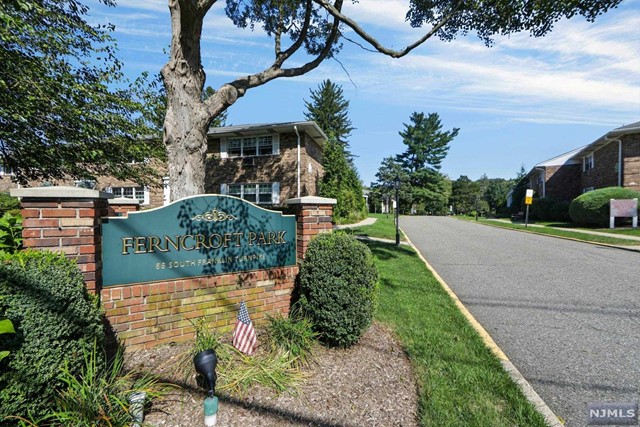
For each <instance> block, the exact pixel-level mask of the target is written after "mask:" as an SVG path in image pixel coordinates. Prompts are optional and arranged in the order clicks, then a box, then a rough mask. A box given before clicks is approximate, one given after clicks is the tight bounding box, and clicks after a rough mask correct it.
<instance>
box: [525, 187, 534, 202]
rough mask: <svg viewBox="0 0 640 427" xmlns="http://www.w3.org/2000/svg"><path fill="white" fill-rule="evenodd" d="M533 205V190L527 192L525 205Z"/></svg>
mask: <svg viewBox="0 0 640 427" xmlns="http://www.w3.org/2000/svg"><path fill="white" fill-rule="evenodd" d="M532 203H533V190H527V192H526V194H525V196H524V204H525V205H530V204H532Z"/></svg>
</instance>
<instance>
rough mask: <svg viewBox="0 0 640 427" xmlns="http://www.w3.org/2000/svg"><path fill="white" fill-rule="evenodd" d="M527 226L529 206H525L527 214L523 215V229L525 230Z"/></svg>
mask: <svg viewBox="0 0 640 427" xmlns="http://www.w3.org/2000/svg"><path fill="white" fill-rule="evenodd" d="M528 225H529V205H527V213H525V215H524V228H527V227H528Z"/></svg>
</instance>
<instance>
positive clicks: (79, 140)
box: [0, 0, 164, 184]
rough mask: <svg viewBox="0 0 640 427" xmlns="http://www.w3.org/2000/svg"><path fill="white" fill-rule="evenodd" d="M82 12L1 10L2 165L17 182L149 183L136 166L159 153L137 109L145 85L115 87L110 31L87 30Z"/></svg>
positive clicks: (41, 3) (24, 4) (70, 3)
mask: <svg viewBox="0 0 640 427" xmlns="http://www.w3.org/2000/svg"><path fill="white" fill-rule="evenodd" d="M103 3H105V4H107V5H113V4H114V2H113V1H112V0H103ZM87 11H88V8H87V7H86V6H84V5H82V4H80V3H79V2H78V1H76V0H57V1H54V0H35V1H23V0H5V1H2V2H1V3H0V62H1V63H2V64H4V66H2V67H0V91H1V93H2V96H1V97H0V158H1V161H2V163H4V165H5V167H9V168H11V169H12V170H13V172H14V173H15V175H16V179H17V180H18V181H19V182H20V183H26V182H27V181H29V180H32V179H34V180H36V179H61V178H67V177H69V176H71V177H73V178H76V179H95V178H96V176H99V175H111V176H114V177H116V178H121V179H127V178H130V179H134V180H136V181H138V182H140V183H156V184H158V183H159V182H158V181H156V180H155V178H156V172H155V170H154V169H153V168H151V167H150V164H149V165H148V164H145V163H143V161H144V160H146V159H148V158H149V157H162V156H163V155H164V147H163V146H162V144H161V140H160V138H159V132H157V130H158V128H157V122H158V120H157V118H156V123H155V124H154V119H153V117H152V115H153V114H152V113H150V111H149V110H147V109H146V108H145V105H144V101H145V99H146V97H147V96H149V93H150V91H153V88H150V87H149V85H148V84H147V82H146V76H143V77H141V78H140V79H138V80H136V81H135V82H133V83H128V82H126V81H124V79H123V75H122V73H121V72H120V69H121V66H122V64H121V63H120V61H119V60H118V59H117V57H116V56H115V55H116V51H115V47H114V44H113V40H112V38H111V37H110V35H109V31H110V30H111V29H112V28H111V26H108V25H98V26H95V27H94V26H91V25H89V24H88V23H87V22H86V20H85V16H86V13H87ZM116 87H119V89H114V88H116ZM154 134H155V135H157V138H148V136H152V135H154ZM141 137H147V138H141ZM132 161H136V164H135V165H132Z"/></svg>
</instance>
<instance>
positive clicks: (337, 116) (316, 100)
mask: <svg viewBox="0 0 640 427" xmlns="http://www.w3.org/2000/svg"><path fill="white" fill-rule="evenodd" d="M310 92H311V101H306V100H305V102H304V105H305V106H306V107H307V112H306V113H305V114H304V117H305V118H306V119H307V120H313V121H315V122H316V123H317V124H318V126H320V129H322V130H323V131H324V132H325V133H326V134H327V135H331V136H332V137H333V138H334V139H335V140H336V141H337V142H339V143H340V144H341V145H342V147H343V149H344V152H345V154H346V155H347V158H348V159H349V160H351V153H349V142H348V141H347V138H349V136H350V135H351V131H352V130H353V129H354V128H353V126H351V120H350V119H349V101H347V100H346V99H344V96H343V91H342V87H340V86H339V85H337V84H335V83H333V82H331V80H329V79H327V80H325V81H323V82H322V83H320V86H318V89H317V90H315V91H314V90H310Z"/></svg>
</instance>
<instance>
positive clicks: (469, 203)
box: [449, 175, 481, 215]
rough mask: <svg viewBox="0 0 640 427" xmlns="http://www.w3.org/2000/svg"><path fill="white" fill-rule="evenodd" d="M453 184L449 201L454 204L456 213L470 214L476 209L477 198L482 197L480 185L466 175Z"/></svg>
mask: <svg viewBox="0 0 640 427" xmlns="http://www.w3.org/2000/svg"><path fill="white" fill-rule="evenodd" d="M451 186H452V189H451V198H450V199H449V203H450V204H451V205H452V206H453V211H454V213H456V214H459V215H468V214H470V213H471V212H472V211H474V210H475V206H476V200H477V199H478V198H480V197H481V193H480V185H479V184H478V183H477V182H474V181H472V180H470V179H469V177H467V176H466V175H461V176H460V177H459V178H458V179H456V180H455V181H453V182H452V185H451Z"/></svg>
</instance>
